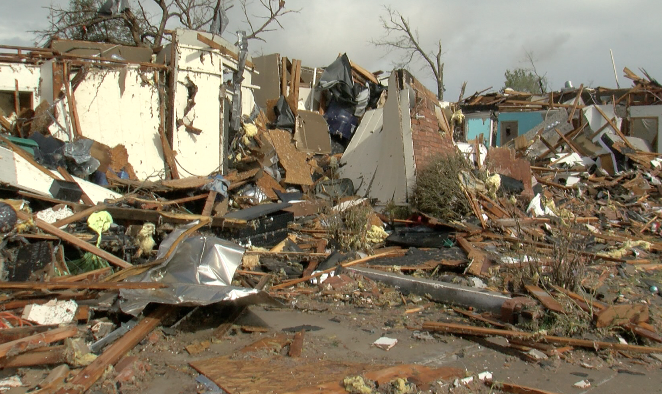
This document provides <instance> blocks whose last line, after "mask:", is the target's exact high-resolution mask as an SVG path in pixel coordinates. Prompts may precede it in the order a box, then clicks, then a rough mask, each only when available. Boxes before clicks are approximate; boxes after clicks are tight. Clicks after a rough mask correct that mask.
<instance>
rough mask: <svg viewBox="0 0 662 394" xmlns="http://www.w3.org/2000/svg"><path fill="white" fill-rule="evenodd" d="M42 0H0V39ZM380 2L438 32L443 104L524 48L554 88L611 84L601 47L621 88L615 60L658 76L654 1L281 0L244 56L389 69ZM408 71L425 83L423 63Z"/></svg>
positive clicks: (37, 12)
mask: <svg viewBox="0 0 662 394" xmlns="http://www.w3.org/2000/svg"><path fill="white" fill-rule="evenodd" d="M143 1H149V0H143ZM55 2H56V3H67V2H68V1H67V0H59V1H55ZM130 2H131V3H133V2H135V0H130ZM255 2H256V3H257V0H255ZM50 3H51V1H50V0H20V1H18V0H16V1H10V0H0V43H3V44H9V45H28V46H31V45H32V44H33V43H34V39H35V37H34V34H33V33H31V32H30V31H31V30H36V29H41V28H45V27H46V26H47V24H48V20H47V11H46V10H45V9H44V8H43V7H44V6H47V5H48V4H50ZM384 4H387V5H391V6H392V7H393V9H395V10H398V11H400V12H401V13H402V14H403V15H404V16H406V17H407V18H409V21H410V24H411V26H412V27H415V28H416V29H418V32H419V35H420V40H421V45H422V46H423V47H424V48H429V49H430V50H432V49H433V48H434V45H435V43H436V41H437V40H439V39H441V41H442V45H443V51H444V62H445V64H446V66H445V84H446V88H447V92H446V97H445V98H446V99H447V100H450V101H455V100H457V97H458V95H459V91H460V87H461V85H462V82H463V81H467V82H468V85H467V92H466V95H470V94H472V93H473V92H475V91H478V90H483V89H486V88H488V87H490V86H492V87H493V88H494V89H495V90H498V89H500V88H502V87H503V83H504V76H503V75H504V72H505V70H506V69H513V68H518V67H528V66H529V64H528V63H527V61H526V59H525V53H526V51H530V52H532V53H533V54H534V59H535V60H536V67H537V69H538V72H539V73H540V74H544V73H546V76H547V78H548V80H549V83H550V87H551V88H552V89H554V90H559V89H560V88H562V87H563V84H564V82H565V81H567V80H570V81H572V83H573V85H574V86H579V84H580V83H584V84H585V85H590V86H592V87H596V86H605V87H616V82H615V80H614V72H613V68H612V63H611V58H610V55H609V49H612V50H613V52H614V59H615V62H616V69H617V73H618V78H619V82H620V84H621V87H624V86H631V82H630V81H629V80H627V79H625V78H624V77H623V72H622V70H623V67H628V68H630V69H631V70H633V71H635V72H636V73H638V74H640V75H641V73H640V72H639V68H640V67H641V68H644V69H646V70H647V71H648V72H649V74H650V75H651V76H653V77H655V78H659V79H661V80H662V50H661V49H662V48H661V47H662V40H660V37H661V36H662V23H660V22H659V18H660V15H662V2H657V1H650V0H648V1H644V0H631V1H628V2H623V1H616V0H574V1H569V0H555V1H538V0H501V1H494V0H463V1H462V0H453V1H443V0H408V1H406V2H405V1H390V2H389V1H387V2H385V1H383V0H381V1H375V0H351V1H350V0H335V1H328V0H325V1H322V0H287V3H286V5H287V7H288V8H289V9H300V12H299V13H298V14H289V15H287V16H285V17H284V18H283V19H282V24H283V26H284V30H281V31H277V32H271V33H268V34H266V35H265V36H264V38H265V39H266V40H267V43H261V42H257V41H251V43H250V50H251V53H252V54H253V55H259V54H269V53H274V52H278V53H280V54H281V55H283V56H287V57H290V58H295V59H301V60H302V62H303V65H305V66H310V67H320V66H326V65H328V64H330V63H331V62H332V61H333V60H334V59H335V58H336V57H337V55H338V53H343V52H346V53H347V55H348V56H349V57H350V59H352V61H354V62H356V63H357V64H359V65H361V66H363V67H364V68H366V69H368V70H371V71H377V70H385V71H387V70H390V69H391V68H392V65H393V62H394V61H397V60H398V59H399V54H398V53H397V51H390V52H388V51H385V50H384V49H382V48H376V47H374V46H373V45H371V44H370V39H378V38H380V36H381V35H382V34H383V31H382V28H381V25H380V21H379V17H380V15H384V10H383V5H384ZM238 10H239V7H238V6H235V7H234V10H233V12H231V14H230V18H231V23H230V26H229V28H228V31H226V34H225V37H226V38H227V39H228V40H231V41H233V36H232V31H236V30H237V29H239V28H241V27H242V24H241V19H242V18H243V16H242V15H241V14H239V13H237V11H238ZM256 12H257V11H256ZM410 71H412V73H413V74H414V75H415V76H416V77H417V78H418V79H419V80H421V81H423V83H425V84H426V85H427V86H428V87H429V88H430V89H431V90H433V91H434V90H435V85H434V80H433V78H432V77H431V75H430V73H429V71H428V70H427V69H426V68H424V64H423V63H417V64H415V65H412V66H411V67H410Z"/></svg>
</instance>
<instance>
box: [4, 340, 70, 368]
mask: <svg viewBox="0 0 662 394" xmlns="http://www.w3.org/2000/svg"><path fill="white" fill-rule="evenodd" d="M65 362H67V347H66V346H65V345H59V346H48V347H40V348H37V349H34V350H31V351H29V352H25V353H23V354H17V355H16V356H10V357H6V358H4V359H2V360H0V369H4V368H23V367H31V366H40V365H54V364H62V363H65Z"/></svg>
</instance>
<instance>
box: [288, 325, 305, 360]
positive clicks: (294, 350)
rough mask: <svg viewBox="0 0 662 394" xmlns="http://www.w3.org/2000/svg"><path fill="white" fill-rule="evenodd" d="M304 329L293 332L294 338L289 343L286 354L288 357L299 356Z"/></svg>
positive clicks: (301, 349)
mask: <svg viewBox="0 0 662 394" xmlns="http://www.w3.org/2000/svg"><path fill="white" fill-rule="evenodd" d="M305 332H306V330H301V331H299V332H297V333H296V334H294V339H293V340H292V343H291V344H290V350H289V351H288V353H287V355H288V356H290V357H301V352H302V351H303V336H304V334H305Z"/></svg>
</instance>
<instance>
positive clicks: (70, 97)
mask: <svg viewBox="0 0 662 394" xmlns="http://www.w3.org/2000/svg"><path fill="white" fill-rule="evenodd" d="M70 67H71V65H70V64H69V62H64V94H65V96H66V98H67V104H68V105H69V116H70V117H71V120H72V122H71V126H72V128H73V129H74V139H75V140H77V139H79V138H82V137H83V133H82V130H81V127H80V119H79V118H78V108H77V107H76V97H75V96H74V92H73V91H72V90H71V81H70V80H69V68H70Z"/></svg>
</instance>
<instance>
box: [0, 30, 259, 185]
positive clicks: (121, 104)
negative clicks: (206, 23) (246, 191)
mask: <svg viewBox="0 0 662 394" xmlns="http://www.w3.org/2000/svg"><path fill="white" fill-rule="evenodd" d="M172 37H173V42H172V43H171V44H168V45H166V46H165V47H163V49H162V50H161V51H160V52H158V53H156V54H154V53H152V50H151V49H149V48H137V47H124V46H119V45H110V44H101V43H92V42H86V41H66V40H53V41H51V42H50V43H49V45H48V46H47V48H18V47H7V46H4V47H1V48H0V49H1V50H2V52H3V53H2V55H1V56H0V67H1V68H0V69H1V70H2V71H3V72H2V74H0V84H2V93H1V94H2V96H1V97H0V100H1V101H0V102H1V103H2V104H1V105H2V107H0V108H2V110H3V114H2V115H3V116H9V115H10V114H12V113H14V114H16V115H14V116H16V117H17V119H16V120H17V121H18V127H17V130H18V132H19V136H25V137H27V136H28V135H30V134H32V133H33V132H40V133H42V134H44V135H47V134H48V135H51V136H53V137H55V138H57V139H59V140H60V141H64V142H74V141H75V140H78V139H81V138H82V139H90V140H93V141H95V142H96V143H97V144H98V146H101V149H102V151H103V152H102V153H100V155H103V158H102V160H101V161H102V170H104V171H105V169H106V168H107V167H108V165H109V164H112V166H113V168H114V169H115V171H114V173H115V175H117V172H119V171H121V170H122V169H124V174H126V176H128V177H129V178H130V179H134V180H138V179H140V180H144V179H166V178H167V177H174V178H177V177H179V174H180V173H181V174H182V176H192V175H204V176H206V175H207V174H209V173H211V172H214V171H217V170H219V169H221V168H222V167H223V163H224V159H225V155H226V154H227V152H225V149H224V146H225V145H227V141H226V140H227V138H228V137H227V135H228V124H227V121H228V117H229V112H228V108H227V106H228V105H229V104H228V103H230V102H232V100H233V95H234V89H233V88H228V87H227V76H228V75H231V74H232V72H233V71H235V70H237V68H238V53H239V52H238V50H237V48H236V47H234V46H233V45H231V44H229V43H228V42H226V41H225V40H223V39H222V38H220V37H218V36H212V35H211V34H209V33H203V32H195V31H188V30H183V29H179V30H176V31H174V32H173V33H172ZM252 67H253V65H252V62H251V60H250V58H248V59H247V61H246V70H245V71H244V72H243V81H244V82H243V85H242V90H244V91H245V94H243V95H241V96H242V97H243V98H244V99H243V101H242V104H243V105H242V106H241V107H240V108H241V109H242V111H243V112H242V113H243V114H245V115H247V114H250V112H251V111H252V110H253V107H252V105H253V101H252V99H251V97H252V92H251V89H253V88H254V87H253V86H252V85H251V72H250V70H251V69H252ZM12 104H13V105H14V107H16V108H13V107H12ZM33 117H34V120H32V118H33ZM23 119H30V120H31V121H30V122H27V123H26V122H24V120H23ZM5 120H7V122H9V119H6V118H5ZM13 120H14V119H12V121H13ZM5 126H11V125H10V124H9V123H7V124H5ZM127 156H128V159H127ZM122 160H124V163H122V162H121V161H122ZM111 162H112V163H111ZM126 164H130V166H126Z"/></svg>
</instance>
